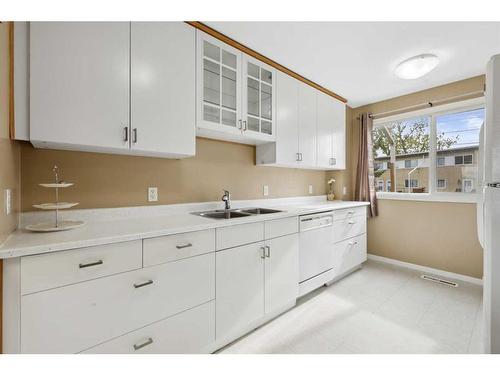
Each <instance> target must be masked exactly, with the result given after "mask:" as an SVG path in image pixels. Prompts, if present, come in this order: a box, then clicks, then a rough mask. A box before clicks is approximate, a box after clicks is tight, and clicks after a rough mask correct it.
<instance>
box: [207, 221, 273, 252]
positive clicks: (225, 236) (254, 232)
mask: <svg viewBox="0 0 500 375" xmlns="http://www.w3.org/2000/svg"><path fill="white" fill-rule="evenodd" d="M215 234H216V241H215V243H216V248H217V250H222V249H227V248H229V247H235V246H240V245H245V244H248V243H252V242H258V241H262V240H264V223H263V222H261V223H250V224H240V225H231V226H229V227H223V228H217V229H216V230H215Z"/></svg>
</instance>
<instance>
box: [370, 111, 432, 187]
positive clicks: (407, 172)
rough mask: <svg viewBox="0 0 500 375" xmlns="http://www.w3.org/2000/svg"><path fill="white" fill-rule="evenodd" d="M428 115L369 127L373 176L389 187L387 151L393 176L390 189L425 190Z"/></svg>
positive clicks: (427, 161) (427, 178) (389, 170)
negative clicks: (373, 158)
mask: <svg viewBox="0 0 500 375" xmlns="http://www.w3.org/2000/svg"><path fill="white" fill-rule="evenodd" d="M429 137H430V117H417V118H413V119H407V120H403V121H397V122H392V123H387V124H384V125H383V126H380V127H377V128H376V129H374V131H373V152H374V157H375V162H376V163H378V164H377V166H378V167H377V166H376V168H375V178H376V179H380V180H383V181H384V183H385V186H386V190H387V191H390V190H391V185H392V182H391V167H390V166H391V163H390V161H391V155H394V156H395V163H394V165H393V166H392V169H393V174H394V177H395V182H394V191H395V192H399V193H427V192H429Z"/></svg>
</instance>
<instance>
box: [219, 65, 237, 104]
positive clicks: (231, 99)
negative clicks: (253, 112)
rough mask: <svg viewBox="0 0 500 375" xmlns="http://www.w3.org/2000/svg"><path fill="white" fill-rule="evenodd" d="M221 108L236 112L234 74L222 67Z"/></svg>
mask: <svg viewBox="0 0 500 375" xmlns="http://www.w3.org/2000/svg"><path fill="white" fill-rule="evenodd" d="M222 106H224V107H226V108H230V109H234V110H236V72H235V71H234V70H231V69H228V68H226V67H224V66H223V67H222Z"/></svg>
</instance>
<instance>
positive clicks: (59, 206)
mask: <svg viewBox="0 0 500 375" xmlns="http://www.w3.org/2000/svg"><path fill="white" fill-rule="evenodd" d="M52 171H53V172H54V182H53V183H47V184H39V185H40V186H42V187H44V188H49V189H55V195H56V197H55V198H56V199H55V202H54V203H41V204H34V205H33V207H35V208H38V209H41V210H52V211H54V221H48V222H43V223H38V224H32V225H28V226H27V227H26V229H27V230H30V231H32V232H57V231H62V230H68V229H73V228H78V227H81V226H82V225H84V224H85V223H84V222H83V221H80V220H60V219H59V210H64V209H67V208H71V207H74V206H76V205H77V204H78V203H75V202H71V203H70V202H59V189H63V188H67V187H70V186H73V183H71V182H64V181H62V180H61V179H60V178H59V172H58V168H57V165H55V166H54V168H53V169H52Z"/></svg>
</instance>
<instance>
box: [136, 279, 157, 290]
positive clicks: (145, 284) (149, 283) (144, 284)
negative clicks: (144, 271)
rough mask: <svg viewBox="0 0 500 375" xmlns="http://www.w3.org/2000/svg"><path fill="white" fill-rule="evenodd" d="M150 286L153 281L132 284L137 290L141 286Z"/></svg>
mask: <svg viewBox="0 0 500 375" xmlns="http://www.w3.org/2000/svg"><path fill="white" fill-rule="evenodd" d="M151 284H153V280H148V281H146V282H145V283H142V284H134V288H136V289H138V288H142V287H143V286H147V285H151Z"/></svg>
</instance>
